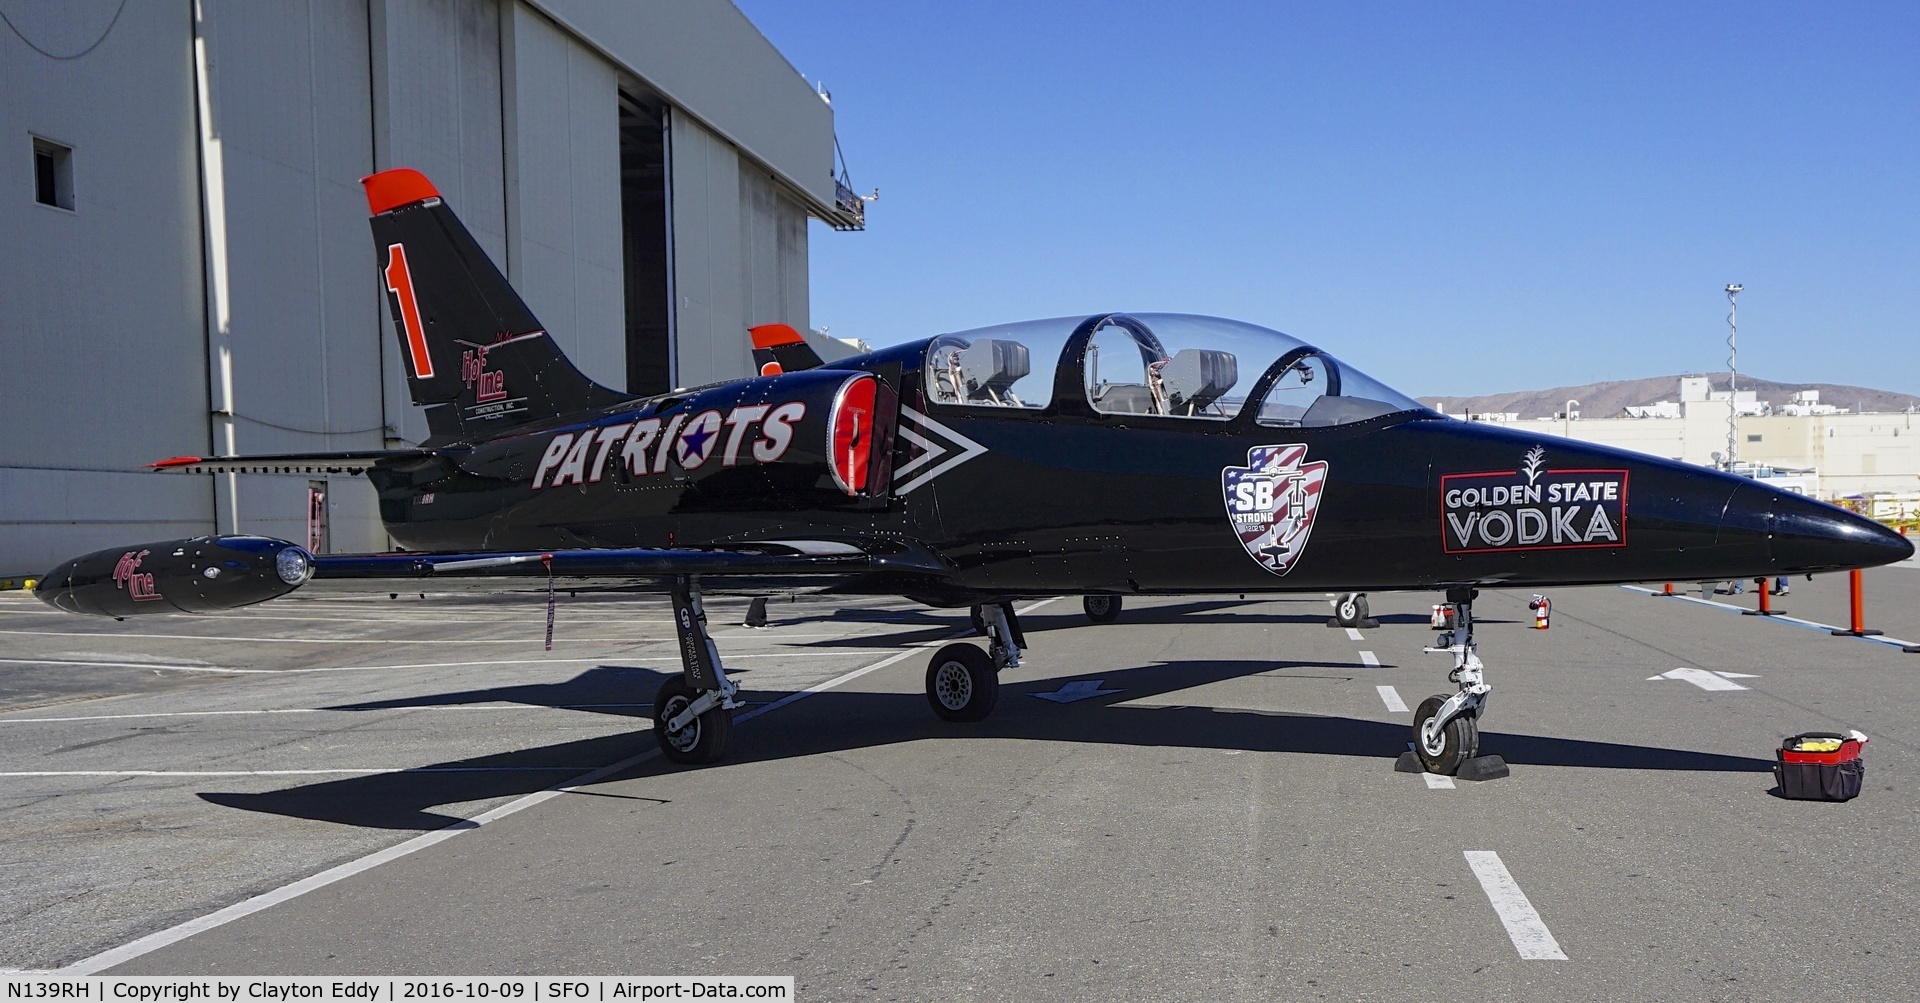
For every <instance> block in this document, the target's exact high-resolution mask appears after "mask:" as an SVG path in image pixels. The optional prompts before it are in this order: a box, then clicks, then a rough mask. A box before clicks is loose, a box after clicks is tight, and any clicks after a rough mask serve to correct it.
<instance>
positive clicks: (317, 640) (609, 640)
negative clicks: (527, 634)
mask: <svg viewBox="0 0 1920 1003" xmlns="http://www.w3.org/2000/svg"><path fill="white" fill-rule="evenodd" d="M0 634H23V635H26V636H28V637H91V638H96V639H107V640H114V639H120V638H139V639H141V640H147V641H244V642H246V643H249V644H539V643H540V642H539V641H538V640H537V639H534V638H527V639H526V640H519V639H515V638H413V637H227V636H224V635H217V634H121V633H108V632H105V631H73V630H12V629H5V628H0ZM557 640H563V641H570V642H573V643H575V644H638V643H641V642H649V641H669V640H672V638H657V637H565V636H562V637H560V638H557Z"/></svg>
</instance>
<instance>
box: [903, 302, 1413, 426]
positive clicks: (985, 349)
mask: <svg viewBox="0 0 1920 1003" xmlns="http://www.w3.org/2000/svg"><path fill="white" fill-rule="evenodd" d="M1089 319H1091V318H1087V317H1054V318H1050V319H1047V320H1034V321H1025V322H1021V323H1017V324H1002V325H998V326H995V327H984V328H979V329H976V330H971V331H960V332H957V333H954V334H945V335H941V336H940V337H938V338H936V339H934V342H933V344H932V346H931V348H930V350H929V351H928V353H927V371H926V381H927V393H928V395H929V396H930V397H932V399H933V400H934V401H935V402H936V403H942V404H951V405H959V406H967V407H990V408H1026V409H1039V408H1044V407H1046V406H1047V405H1049V404H1050V403H1052V401H1053V391H1054V385H1055V369H1056V367H1057V365H1058V363H1059V359H1060V354H1061V352H1062V351H1063V350H1064V349H1065V347H1066V343H1067V340H1068V338H1069V337H1071V336H1072V334H1073V332H1074V330H1075V329H1076V328H1078V327H1079V326H1080V325H1081V324H1083V323H1085V322H1087V321H1088V320H1089ZM1098 321H1099V322H1098V324H1097V326H1096V327H1095V329H1094V331H1093V334H1092V337H1091V338H1090V339H1089V340H1088V342H1087V347H1086V354H1085V355H1084V356H1083V359H1084V366H1085V377H1086V378H1085V383H1086V386H1085V393H1086V397H1087V403H1088V404H1089V406H1091V407H1092V408H1093V409H1094V410H1096V411H1100V412H1104V413H1108V414H1145V415H1158V416H1163V417H1174V418H1187V419H1193V420H1199V421H1209V420H1210V421H1226V420H1228V419H1230V418H1232V417H1234V416H1235V415H1237V414H1239V413H1240V412H1241V410H1242V409H1244V408H1245V407H1246V406H1247V397H1248V395H1249V394H1251V393H1252V392H1253V391H1254V389H1255V384H1257V383H1258V382H1259V381H1260V378H1261V376H1262V375H1263V374H1265V373H1266V372H1267V370H1268V369H1269V368H1271V367H1272V366H1273V365H1274V364H1275V363H1276V362H1279V361H1280V360H1282V359H1286V360H1288V365H1287V368H1286V370H1285V372H1284V373H1282V375H1281V376H1280V377H1279V378H1278V379H1277V380H1275V381H1274V383H1273V386H1272V387H1271V389H1269V390H1268V391H1267V392H1266V393H1265V394H1264V395H1263V399H1262V400H1261V402H1260V405H1259V407H1260V412H1259V415H1258V416H1257V418H1256V419H1255V420H1256V421H1258V422H1259V423H1260V424H1262V425H1273V426H1305V427H1324V426H1330V425H1342V424H1346V423H1349V422H1354V421H1361V420H1364V419H1366V418H1372V417H1376V416H1379V415H1384V414H1393V413H1396V412H1400V411H1410V410H1421V409H1423V407H1424V406H1423V405H1421V404H1420V403H1419V402H1417V401H1415V400H1413V399H1412V398H1410V397H1407V396H1406V395H1404V394H1401V393H1399V392H1398V391H1395V390H1393V389H1391V388H1389V387H1387V386H1385V385H1384V384H1381V383H1380V382H1379V381H1377V380H1374V379H1373V378H1372V377H1369V376H1367V375H1366V374H1365V373H1362V372H1360V371H1359V370H1357V369H1354V368H1353V367H1351V366H1348V365H1346V364H1345V363H1342V362H1340V361H1338V360H1337V359H1335V358H1334V357H1333V356H1330V355H1327V354H1326V353H1324V352H1321V351H1320V350H1318V349H1316V348H1313V347H1312V346H1310V345H1308V344H1306V343H1305V342H1303V341H1301V340H1299V339H1298V338H1294V337H1292V336H1290V335H1285V334H1282V333H1280V332H1279V331H1274V330H1271V329H1269V328H1264V327H1260V326H1258V325H1256V324H1247V323H1243V322H1241V321H1235V320H1225V319H1222V318H1219V317H1204V316H1199V315H1195V314H1155V313H1148V314H1114V315H1111V316H1106V317H1102V318H1098Z"/></svg>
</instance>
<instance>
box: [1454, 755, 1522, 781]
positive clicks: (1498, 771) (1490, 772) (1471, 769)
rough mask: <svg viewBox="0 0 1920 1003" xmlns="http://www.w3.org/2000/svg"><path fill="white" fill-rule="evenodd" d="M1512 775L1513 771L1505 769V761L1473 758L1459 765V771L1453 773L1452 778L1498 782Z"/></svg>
mask: <svg viewBox="0 0 1920 1003" xmlns="http://www.w3.org/2000/svg"><path fill="white" fill-rule="evenodd" d="M1512 775H1513V771H1512V770H1509V769H1507V761H1506V760H1504V759H1501V758H1500V757H1499V756H1475V757H1474V758H1472V759H1469V760H1467V761H1466V762H1464V763H1461V764H1460V769H1458V770H1456V771H1455V772H1454V776H1455V777H1456V778H1458V779H1460V780H1498V779H1500V778H1501V777H1508V776H1512Z"/></svg>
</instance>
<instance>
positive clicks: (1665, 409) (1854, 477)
mask: <svg viewBox="0 0 1920 1003" xmlns="http://www.w3.org/2000/svg"><path fill="white" fill-rule="evenodd" d="M1680 383H1681V385H1680V400H1679V401H1677V402H1676V401H1660V402H1657V403H1655V404H1651V405H1648V406H1646V407H1644V408H1628V409H1627V412H1628V416H1627V417H1621V418H1599V419H1594V418H1588V419H1584V420H1583V419H1578V418H1576V419H1575V420H1573V421H1570V422H1562V421H1559V420H1555V421H1553V423H1552V424H1551V425H1546V424H1543V425H1542V429H1541V430H1542V432H1543V433H1545V432H1546V431H1547V430H1549V429H1551V431H1552V434H1555V435H1561V434H1565V435H1571V436H1572V437H1573V438H1575V439H1579V440H1581V441H1584V442H1595V443H1600V444H1602V445H1609V446H1619V447H1621V448H1624V449H1633V450H1638V451H1640V452H1643V453H1651V454H1653V455H1655V456H1664V457H1668V458H1671V459H1676V460H1683V461H1686V462H1688V463H1699V464H1703V465H1718V464H1720V463H1722V462H1724V460H1725V459H1726V451H1727V417H1728V414H1727V413H1728V411H1729V410H1730V409H1731V408H1733V407H1738V408H1739V411H1740V415H1739V418H1738V421H1737V423H1736V429H1737V431H1736V440H1735V443H1734V446H1735V461H1736V467H1735V469H1736V470H1738V471H1739V472H1742V473H1747V474H1748V475H1749V476H1754V477H1758V478H1760V479H1763V480H1769V481H1770V482H1773V483H1777V484H1779V485H1780V486H1782V487H1787V488H1788V489H1789V490H1795V491H1800V492H1802V493H1804V494H1810V495H1813V496H1815V497H1819V498H1823V499H1827V500H1833V499H1836V498H1844V497H1848V496H1853V495H1864V494H1870V493H1873V492H1894V493H1904V492H1911V491H1913V490H1914V489H1915V488H1916V486H1920V422H1916V421H1915V420H1914V419H1915V417H1916V416H1915V414H1914V413H1913V412H1912V411H1901V412H1893V413H1878V414H1877V413H1866V414H1856V413H1852V412H1850V411H1848V410H1846V409H1844V408H1836V407H1832V406H1830V405H1825V404H1821V403H1820V402H1819V401H1820V394H1819V392H1818V391H1814V390H1804V391H1800V392H1798V393H1795V394H1794V395H1793V396H1792V398H1791V399H1790V401H1789V403H1787V404H1786V405H1784V406H1783V407H1782V408H1781V409H1780V412H1779V413H1771V411H1772V409H1771V408H1770V407H1767V406H1766V403H1765V402H1764V401H1758V402H1756V401H1752V400H1750V399H1749V398H1750V395H1749V394H1748V393H1747V392H1746V391H1742V392H1741V393H1740V394H1739V395H1737V396H1732V397H1730V396H1729V395H1728V394H1727V393H1726V392H1725V391H1717V392H1712V391H1709V389H1708V386H1707V381H1706V378H1705V377H1685V378H1682V380H1681V381H1680ZM1755 405H1757V406H1755ZM1542 421H1543V422H1544V421H1545V419H1542Z"/></svg>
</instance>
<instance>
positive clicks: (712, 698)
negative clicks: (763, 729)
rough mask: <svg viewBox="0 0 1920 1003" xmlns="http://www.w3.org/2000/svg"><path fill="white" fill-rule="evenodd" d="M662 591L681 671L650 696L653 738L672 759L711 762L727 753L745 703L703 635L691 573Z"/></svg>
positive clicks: (697, 592)
mask: <svg viewBox="0 0 1920 1003" xmlns="http://www.w3.org/2000/svg"><path fill="white" fill-rule="evenodd" d="M667 591H668V593H669V594H670V595H671V596H672V597H673V627H674V630H675V632H676V633H678V635H679V638H680V674H679V675H677V676H672V677H670V678H668V679H667V681H666V682H663V683H661V684H660V690H659V692H657V693H655V694H654V697H653V737H654V739H655V740H656V741H658V742H659V743H660V751H661V752H662V753H664V754H665V755H666V757H667V758H668V759H670V760H672V761H674V762H676V763H683V764H687V765H700V764H703V763H711V762H714V761H715V760H717V759H719V758H720V757H721V756H723V755H725V754H726V751H727V743H728V742H730V741H732V740H733V712H734V711H735V710H737V709H738V708H741V707H744V706H746V705H745V704H744V703H741V702H740V701H739V700H737V699H735V696H736V695H737V694H738V693H739V692H740V688H739V687H738V686H735V685H734V683H733V681H732V680H731V679H728V678H727V671H726V670H725V669H723V668H721V667H720V651H719V649H718V648H715V647H714V644H713V638H712V637H711V636H709V635H708V634H707V611H706V607H705V606H704V605H702V604H701V602H700V586H699V584H698V583H697V582H696V581H695V580H694V579H693V578H690V577H681V578H676V579H674V581H673V584H672V586H671V587H669V588H668V590H667Z"/></svg>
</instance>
